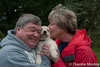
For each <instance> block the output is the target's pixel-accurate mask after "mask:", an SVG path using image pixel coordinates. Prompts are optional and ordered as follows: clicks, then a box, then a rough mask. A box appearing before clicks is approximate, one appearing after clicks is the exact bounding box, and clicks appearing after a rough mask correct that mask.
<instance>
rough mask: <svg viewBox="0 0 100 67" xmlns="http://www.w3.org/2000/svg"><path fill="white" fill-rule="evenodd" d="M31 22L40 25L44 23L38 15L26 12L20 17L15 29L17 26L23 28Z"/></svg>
mask: <svg viewBox="0 0 100 67" xmlns="http://www.w3.org/2000/svg"><path fill="white" fill-rule="evenodd" d="M29 22H31V23H34V24H39V25H41V24H42V22H41V19H40V18H39V17H38V16H36V15H33V14H27V13H26V14H23V15H21V16H20V17H19V19H18V21H17V23H16V26H15V30H16V28H17V27H20V28H23V27H24V26H25V25H26V24H27V23H29Z"/></svg>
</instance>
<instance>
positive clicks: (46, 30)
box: [40, 26, 50, 39]
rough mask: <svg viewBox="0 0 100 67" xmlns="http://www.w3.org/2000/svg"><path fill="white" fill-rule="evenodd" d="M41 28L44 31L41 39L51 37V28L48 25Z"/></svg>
mask: <svg viewBox="0 0 100 67" xmlns="http://www.w3.org/2000/svg"><path fill="white" fill-rule="evenodd" d="M41 29H42V31H41V38H40V39H46V38H49V37H50V31H49V28H48V27H47V26H42V27H41Z"/></svg>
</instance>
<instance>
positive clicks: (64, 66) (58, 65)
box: [52, 58, 69, 67]
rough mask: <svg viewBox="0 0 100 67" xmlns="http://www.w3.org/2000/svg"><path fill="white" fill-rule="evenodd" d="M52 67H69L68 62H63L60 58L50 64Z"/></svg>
mask: <svg viewBox="0 0 100 67" xmlns="http://www.w3.org/2000/svg"><path fill="white" fill-rule="evenodd" d="M52 67H69V65H68V63H64V62H63V61H62V59H61V58H60V59H59V60H58V61H57V62H56V63H55V64H52Z"/></svg>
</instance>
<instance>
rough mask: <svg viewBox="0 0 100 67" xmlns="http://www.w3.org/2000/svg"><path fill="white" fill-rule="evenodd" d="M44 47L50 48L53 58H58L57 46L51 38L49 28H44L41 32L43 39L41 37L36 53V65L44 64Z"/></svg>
mask: <svg viewBox="0 0 100 67" xmlns="http://www.w3.org/2000/svg"><path fill="white" fill-rule="evenodd" d="M44 45H48V46H49V51H50V53H51V56H52V57H53V58H57V57H58V56H57V55H58V53H57V50H58V48H57V44H56V42H55V41H54V40H52V39H51V38H50V31H49V28H48V27H47V26H42V31H41V37H40V41H39V44H38V46H37V48H36V53H37V58H36V64H41V63H42V59H41V56H40V51H42V47H43V46H44Z"/></svg>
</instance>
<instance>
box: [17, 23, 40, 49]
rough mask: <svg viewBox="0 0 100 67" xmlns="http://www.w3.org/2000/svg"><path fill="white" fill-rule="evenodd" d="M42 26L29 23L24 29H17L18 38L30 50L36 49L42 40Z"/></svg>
mask: <svg viewBox="0 0 100 67" xmlns="http://www.w3.org/2000/svg"><path fill="white" fill-rule="evenodd" d="M40 32H41V25H36V24H33V23H31V22H30V23H27V24H26V25H25V26H24V28H20V27H17V29H16V36H17V37H18V38H20V39H21V40H22V41H23V42H24V43H25V44H26V45H28V46H29V47H30V48H34V47H35V46H36V45H37V43H38V41H39V39H40Z"/></svg>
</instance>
